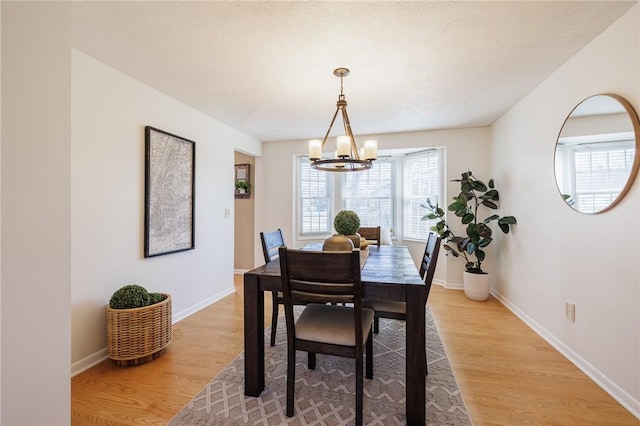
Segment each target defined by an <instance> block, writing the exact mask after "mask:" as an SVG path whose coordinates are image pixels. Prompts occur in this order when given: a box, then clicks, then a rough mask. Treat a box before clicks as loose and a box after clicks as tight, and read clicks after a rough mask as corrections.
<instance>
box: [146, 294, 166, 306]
mask: <svg viewBox="0 0 640 426" xmlns="http://www.w3.org/2000/svg"><path fill="white" fill-rule="evenodd" d="M166 298H167V296H166V295H164V294H162V293H149V305H155V304H156V303H160V302H162V301H163V300H164V299H166Z"/></svg>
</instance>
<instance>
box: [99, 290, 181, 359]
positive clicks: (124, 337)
mask: <svg viewBox="0 0 640 426" xmlns="http://www.w3.org/2000/svg"><path fill="white" fill-rule="evenodd" d="M163 294H164V293H163ZM165 296H167V298H166V299H164V300H163V301H161V302H158V303H154V304H153V305H148V306H143V307H141V308H132V309H113V308H111V307H110V306H107V356H108V357H109V358H111V359H112V360H114V361H115V362H116V364H117V365H119V366H123V367H129V366H133V365H139V364H144V363H145V362H149V361H152V360H154V359H156V358H158V357H159V356H160V355H162V354H164V353H165V351H166V350H167V346H168V345H169V342H170V341H171V324H172V316H171V296H170V295H168V294H165Z"/></svg>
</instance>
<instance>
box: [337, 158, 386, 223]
mask: <svg viewBox="0 0 640 426" xmlns="http://www.w3.org/2000/svg"><path fill="white" fill-rule="evenodd" d="M393 183H394V182H393V159H392V158H391V157H381V158H378V160H376V161H374V162H373V167H372V168H371V169H369V170H367V171H365V172H357V173H344V183H343V190H342V207H343V208H344V209H345V210H352V211H354V212H356V213H357V214H358V216H359V217H360V225H361V226H378V225H380V226H388V227H393V226H394V223H395V222H394V212H395V209H394V199H395V191H394V185H393Z"/></svg>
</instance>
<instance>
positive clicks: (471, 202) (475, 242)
mask: <svg viewBox="0 0 640 426" xmlns="http://www.w3.org/2000/svg"><path fill="white" fill-rule="evenodd" d="M452 182H459V183H460V193H459V194H458V195H457V196H456V197H453V202H452V203H451V204H449V206H448V207H447V209H448V210H449V211H451V212H454V214H455V215H456V216H457V217H459V218H460V220H461V222H462V224H463V225H466V226H467V228H466V236H464V237H461V236H457V235H455V234H454V233H453V230H452V229H451V227H450V226H449V224H448V223H447V221H446V219H445V211H444V210H443V209H442V208H440V207H439V206H438V204H437V203H436V204H434V203H433V202H432V201H431V200H427V205H426V206H425V205H422V207H424V208H426V209H428V210H429V213H427V214H426V215H425V216H424V217H423V218H422V220H427V219H429V220H438V222H437V223H436V224H435V225H434V226H432V227H431V230H432V231H434V232H436V233H437V234H438V235H440V237H442V239H443V241H444V244H443V247H444V249H445V250H446V251H447V254H451V255H453V256H454V257H459V256H462V257H463V258H464V259H465V261H466V264H465V270H466V271H467V272H471V273H477V274H484V273H485V272H484V271H483V270H482V262H483V261H484V259H485V255H486V253H485V251H484V249H485V248H486V247H487V246H488V245H489V244H491V242H492V241H493V238H492V234H493V232H492V230H491V228H490V226H489V225H490V224H491V222H493V221H497V222H498V226H499V227H500V230H501V231H502V232H504V233H505V234H508V233H509V230H510V228H511V226H512V225H515V224H516V223H517V221H516V218H515V217H514V216H503V217H500V216H498V215H497V214H493V215H491V216H488V217H487V218H485V219H484V220H480V219H479V218H478V213H479V212H478V209H479V208H480V207H481V206H482V207H485V208H488V209H490V210H495V209H497V208H498V202H499V200H500V196H499V194H498V191H497V190H496V189H495V186H494V182H493V179H491V180H489V182H488V183H487V184H485V183H484V182H483V181H481V180H480V179H477V178H476V177H475V176H473V174H472V173H471V171H468V172H465V173H462V178H461V179H454V180H453V181H452Z"/></svg>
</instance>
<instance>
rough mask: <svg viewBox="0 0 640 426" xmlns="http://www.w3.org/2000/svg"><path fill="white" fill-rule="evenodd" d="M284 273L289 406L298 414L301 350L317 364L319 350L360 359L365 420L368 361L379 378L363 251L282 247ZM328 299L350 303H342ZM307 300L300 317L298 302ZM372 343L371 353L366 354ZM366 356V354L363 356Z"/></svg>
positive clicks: (359, 392) (359, 408) (359, 396)
mask: <svg viewBox="0 0 640 426" xmlns="http://www.w3.org/2000/svg"><path fill="white" fill-rule="evenodd" d="M279 252H280V272H281V273H280V276H281V278H280V279H281V282H282V290H283V296H284V308H285V319H286V322H287V408H286V414H287V416H288V417H291V416H293V414H294V392H295V384H296V380H295V372H296V371H295V367H296V353H297V351H305V352H307V368H309V369H310V370H315V367H316V353H321V354H326V355H334V356H341V357H347V358H353V359H355V363H356V410H355V411H356V425H358V426H360V425H362V417H363V414H362V409H363V393H364V391H363V389H364V388H363V368H364V367H363V363H364V360H366V372H365V375H366V377H367V379H372V378H373V334H372V328H373V318H374V315H375V314H374V312H373V311H372V310H371V309H367V308H363V307H362V281H361V278H360V252H359V251H357V250H354V251H350V252H333V251H332V252H326V251H324V252H323V251H309V250H291V249H287V248H286V247H280V249H279ZM326 303H335V304H338V303H350V304H353V306H337V305H335V304H326ZM299 304H306V306H305V307H304V309H303V311H302V313H301V314H300V316H299V317H298V319H297V320H296V319H295V318H294V314H293V306H294V305H299ZM365 346H366V356H365V354H364V352H365ZM363 358H364V360H363Z"/></svg>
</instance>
